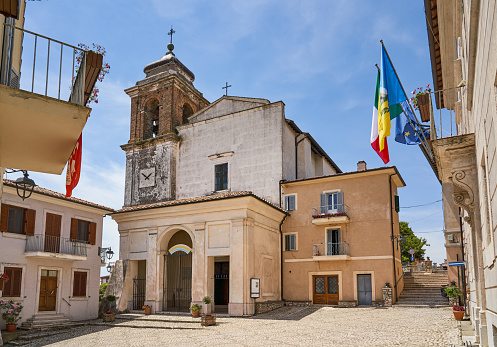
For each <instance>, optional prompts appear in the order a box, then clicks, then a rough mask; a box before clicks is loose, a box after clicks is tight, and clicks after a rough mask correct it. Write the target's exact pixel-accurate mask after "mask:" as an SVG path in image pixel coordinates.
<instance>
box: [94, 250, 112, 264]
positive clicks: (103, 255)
mask: <svg viewBox="0 0 497 347" xmlns="http://www.w3.org/2000/svg"><path fill="white" fill-rule="evenodd" d="M98 255H100V257H101V258H102V260H101V262H102V264H103V263H105V258H106V257H107V259H108V260H111V259H112V257H113V256H114V252H113V251H112V249H111V248H110V247H104V248H102V247H98Z"/></svg>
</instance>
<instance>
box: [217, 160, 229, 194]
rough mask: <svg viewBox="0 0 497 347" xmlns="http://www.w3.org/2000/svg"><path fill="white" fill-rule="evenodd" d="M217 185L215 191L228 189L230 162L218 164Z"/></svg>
mask: <svg viewBox="0 0 497 347" xmlns="http://www.w3.org/2000/svg"><path fill="white" fill-rule="evenodd" d="M214 168H215V173H216V185H215V191H216V192H217V191H220V190H227V189H228V163H225V164H220V165H216V166H215V167H214Z"/></svg>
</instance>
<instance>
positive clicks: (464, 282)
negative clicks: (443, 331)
mask: <svg viewBox="0 0 497 347" xmlns="http://www.w3.org/2000/svg"><path fill="white" fill-rule="evenodd" d="M459 232H460V233H461V235H460V236H459V240H460V241H461V257H462V261H464V243H463V237H462V218H461V208H460V207H459ZM461 270H462V271H461V277H462V295H463V305H464V308H467V307H466V266H465V267H464V269H461Z"/></svg>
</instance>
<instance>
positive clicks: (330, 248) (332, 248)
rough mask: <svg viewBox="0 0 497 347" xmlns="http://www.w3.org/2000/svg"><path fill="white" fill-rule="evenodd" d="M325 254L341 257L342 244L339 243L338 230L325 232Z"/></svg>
mask: <svg viewBox="0 0 497 347" xmlns="http://www.w3.org/2000/svg"><path fill="white" fill-rule="evenodd" d="M326 246H327V247H326V254H327V255H341V254H342V244H341V242H340V229H328V230H326Z"/></svg>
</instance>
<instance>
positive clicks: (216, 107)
mask: <svg viewBox="0 0 497 347" xmlns="http://www.w3.org/2000/svg"><path fill="white" fill-rule="evenodd" d="M268 104H270V102H269V100H266V99H257V98H245V97H239V96H226V95H224V96H222V97H221V98H219V99H217V100H216V101H214V102H213V103H212V104H210V105H209V106H208V107H206V108H204V109H202V110H200V111H199V112H197V113H195V114H194V115H192V116H191V117H190V118H188V122H189V123H196V122H200V121H205V120H208V119H212V118H217V117H222V116H225V115H228V114H232V113H236V112H241V111H245V110H249V109H251V108H254V107H259V106H263V105H268Z"/></svg>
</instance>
